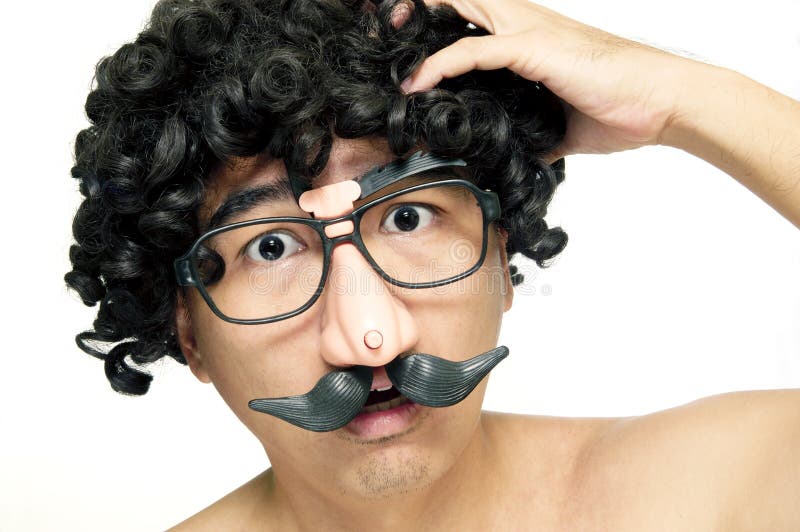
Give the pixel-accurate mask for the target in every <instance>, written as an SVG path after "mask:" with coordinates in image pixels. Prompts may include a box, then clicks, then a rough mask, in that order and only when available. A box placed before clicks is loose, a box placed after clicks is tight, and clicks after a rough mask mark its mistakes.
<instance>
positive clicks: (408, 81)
mask: <svg viewBox="0 0 800 532" xmlns="http://www.w3.org/2000/svg"><path fill="white" fill-rule="evenodd" d="M412 85H413V84H412V83H411V78H406V80H405V81H403V83H401V84H400V90H401V91H403V93H405V94H408V93H409V92H411V86H412Z"/></svg>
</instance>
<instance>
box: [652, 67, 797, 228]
mask: <svg viewBox="0 0 800 532" xmlns="http://www.w3.org/2000/svg"><path fill="white" fill-rule="evenodd" d="M686 75H687V80H686V83H685V84H684V87H685V88H686V89H685V93H684V94H683V96H682V98H681V101H682V104H681V105H680V106H679V109H678V111H677V113H676V116H675V119H674V120H673V121H672V123H671V125H670V127H669V128H668V129H667V130H666V131H665V132H664V135H663V136H662V138H661V143H662V144H664V145H667V146H673V147H675V148H680V149H682V150H684V151H687V152H689V153H691V154H693V155H696V156H697V157H700V158H701V159H704V160H705V161H708V162H709V163H711V164H713V165H714V166H716V167H717V168H719V169H721V170H723V171H724V172H726V173H728V174H729V175H731V176H732V177H734V178H735V179H736V180H738V181H739V182H740V183H742V184H743V185H744V186H745V187H747V188H748V189H750V190H751V191H752V192H753V193H755V194H756V195H758V196H759V197H760V198H761V199H763V200H764V201H766V202H767V203H768V204H769V205H771V206H772V207H773V208H774V209H775V210H776V211H778V212H779V213H780V214H782V215H783V216H784V217H785V218H786V219H788V220H789V221H790V222H792V223H793V224H794V225H795V226H797V227H798V228H800V102H797V101H795V100H793V99H791V98H789V97H788V96H785V95H783V94H780V93H779V92H776V91H774V90H772V89H770V88H769V87H765V86H764V85H761V84H759V83H757V82H756V81H753V80H751V79H749V78H747V77H745V76H743V75H741V74H739V73H737V72H733V71H731V70H727V69H723V68H719V67H713V66H709V65H704V64H701V63H694V62H693V63H691V64H689V65H687V71H686Z"/></svg>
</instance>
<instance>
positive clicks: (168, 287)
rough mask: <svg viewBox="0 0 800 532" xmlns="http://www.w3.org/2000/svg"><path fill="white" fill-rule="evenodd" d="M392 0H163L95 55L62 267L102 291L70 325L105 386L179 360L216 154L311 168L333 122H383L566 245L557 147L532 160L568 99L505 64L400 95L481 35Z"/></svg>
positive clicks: (547, 248)
mask: <svg viewBox="0 0 800 532" xmlns="http://www.w3.org/2000/svg"><path fill="white" fill-rule="evenodd" d="M402 1H405V2H410V1H412V0H384V1H383V2H380V3H378V2H379V0H377V1H374V2H370V1H366V2H365V1H364V0H162V1H161V2H159V3H158V5H156V7H155V8H154V10H153V12H152V15H151V17H150V19H149V21H148V23H147V25H146V26H145V29H144V30H143V31H142V32H141V33H140V34H139V35H138V37H137V38H136V40H135V41H134V42H132V43H128V44H125V45H123V46H122V47H121V48H120V49H119V50H117V52H116V53H114V55H113V56H111V57H105V58H103V59H102V60H101V61H100V62H99V63H98V65H97V68H96V73H95V84H94V88H93V90H92V91H91V92H90V94H89V96H88V98H87V100H86V114H87V116H88V119H89V121H90V126H89V127H88V128H86V129H84V130H82V131H80V132H79V133H78V135H77V138H76V141H75V165H74V167H73V168H72V176H73V177H74V178H75V179H77V180H78V182H79V183H80V191H81V193H82V194H83V196H84V200H83V202H82V203H81V205H80V208H79V210H78V212H77V214H76V216H75V219H74V222H73V233H74V237H75V244H73V245H72V246H71V248H70V259H71V262H72V270H71V271H70V272H69V273H67V274H66V276H65V281H66V283H67V285H69V287H71V288H72V289H74V290H75V291H76V292H77V293H78V294H79V295H80V297H81V299H82V300H83V302H84V303H85V304H86V305H88V306H94V305H95V304H97V303H98V302H99V303H100V307H99V310H98V313H97V319H96V320H95V322H94V324H93V328H92V330H89V331H85V332H82V333H80V334H78V335H77V337H76V341H77V343H78V345H79V347H80V348H81V349H82V350H84V351H85V352H87V353H89V354H91V355H93V356H96V357H98V358H100V359H102V360H104V362H105V372H106V376H107V378H108V380H109V381H110V383H111V386H112V388H113V389H114V390H116V391H118V392H121V393H125V394H132V395H142V394H144V393H146V392H147V390H148V388H149V386H150V381H151V380H152V376H151V375H149V374H148V373H146V372H144V371H141V369H140V366H142V365H145V364H149V363H152V362H154V361H156V360H159V359H161V358H162V357H163V356H165V355H167V356H170V357H172V358H173V359H175V360H177V361H179V362H181V363H184V364H185V363H186V361H185V359H184V357H183V355H182V354H181V351H180V348H179V345H178V341H177V334H176V328H175V305H176V290H177V285H176V281H175V278H174V275H173V270H172V263H173V261H174V260H175V259H176V258H177V257H179V256H180V255H182V254H183V253H184V252H185V251H186V250H187V249H188V247H189V246H190V245H191V244H192V242H193V241H194V240H195V239H196V238H197V237H198V236H199V227H198V225H199V222H198V219H197V215H196V214H197V209H198V207H199V206H200V204H201V202H202V200H203V196H204V184H205V180H206V179H208V176H209V174H210V170H211V169H213V168H215V167H216V166H217V165H219V164H224V163H226V162H229V161H230V160H231V158H232V157H250V156H254V155H259V154H266V155H268V156H269V157H273V158H280V159H283V160H284V162H285V163H286V165H287V166H290V167H291V168H292V169H294V170H295V171H296V172H298V173H299V175H301V176H304V177H305V178H308V179H310V178H311V177H313V176H314V175H315V174H317V173H319V172H320V171H321V170H322V169H323V168H324V167H325V165H326V163H327V160H328V156H329V154H330V150H331V146H332V142H333V141H332V139H333V136H334V135H335V136H338V137H341V138H347V139H352V138H360V137H382V138H385V139H387V140H388V144H389V147H390V149H391V150H392V151H393V152H394V153H395V154H396V155H397V156H398V157H403V156H406V155H408V154H409V152H410V150H412V149H413V148H416V147H418V146H420V145H421V146H425V148H426V149H427V150H429V151H431V152H433V153H436V154H439V155H443V156H450V157H459V158H462V159H464V160H465V161H466V162H467V163H468V164H469V167H470V169H471V171H472V177H473V179H475V181H476V182H477V183H478V185H479V186H482V187H484V188H492V189H493V190H495V191H496V192H497V193H498V195H499V196H500V200H501V206H502V210H503V215H502V219H501V221H500V224H501V225H502V227H504V228H505V229H507V230H508V232H509V240H508V244H507V250H508V253H509V257H510V256H512V255H513V254H514V253H517V252H519V253H522V254H523V255H525V256H527V257H529V258H531V259H533V260H535V261H536V263H537V264H539V266H545V265H546V262H547V260H548V259H550V258H551V257H554V256H555V255H556V254H558V253H559V252H560V251H561V250H562V249H563V248H564V246H565V245H566V242H567V236H566V234H565V233H564V232H563V231H562V230H561V229H560V228H558V227H555V228H548V226H547V224H546V223H545V222H544V220H543V217H544V215H545V214H546V212H547V206H548V203H549V202H550V199H551V198H552V196H553V193H554V191H555V189H556V186H557V185H558V183H560V182H561V181H562V180H563V178H564V165H563V159H562V160H560V161H559V162H558V163H556V164H554V165H553V166H550V165H548V164H547V163H545V162H544V161H543V159H542V156H543V155H545V154H547V153H550V152H552V151H553V149H555V148H556V147H557V146H558V144H559V143H560V142H561V140H562V139H563V136H564V133H565V129H566V120H565V116H564V111H563V107H562V105H561V102H560V101H559V99H558V98H557V97H556V96H554V95H553V94H552V93H551V92H550V91H549V90H548V89H547V88H546V87H544V86H543V85H541V84H538V83H533V82H531V81H527V80H525V79H523V78H521V77H519V76H517V75H515V74H513V73H512V72H510V71H509V70H505V69H503V70H495V71H486V72H481V71H473V72H470V73H468V74H465V75H463V76H459V77H457V78H454V79H450V80H444V81H442V82H441V83H440V84H439V85H438V87H437V88H435V89H433V90H429V91H424V92H420V93H414V94H411V95H404V94H402V92H401V91H400V89H399V85H400V83H401V82H402V81H403V80H404V79H405V78H406V77H407V76H408V75H409V74H410V73H411V72H412V71H413V70H414V68H415V67H416V66H417V65H419V64H420V63H421V62H422V61H423V60H424V59H425V57H427V56H429V55H431V54H432V53H434V52H436V51H438V50H439V49H441V48H444V47H446V46H448V45H450V44H452V43H453V42H455V41H456V40H458V39H461V38H463V37H467V36H480V35H486V32H485V31H484V30H482V29H480V28H475V27H474V26H472V25H468V24H467V22H466V21H465V20H463V19H462V18H460V17H459V16H458V14H457V13H456V12H455V10H453V9H452V8H449V7H440V8H433V9H430V8H427V7H426V6H425V5H424V3H423V2H422V0H413V3H414V9H413V11H412V14H411V16H410V18H409V19H408V21H407V22H406V23H405V24H403V25H402V26H401V27H399V28H395V27H394V26H393V25H392V22H391V13H392V9H393V8H394V7H395V6H396V5H397V4H398V3H399V2H402ZM376 4H378V5H376ZM511 274H512V282H513V284H514V285H517V284H518V283H519V282H521V281H522V276H521V274H520V273H519V272H518V271H517V269H516V267H515V266H513V265H512V266H511ZM131 362H132V363H133V364H131Z"/></svg>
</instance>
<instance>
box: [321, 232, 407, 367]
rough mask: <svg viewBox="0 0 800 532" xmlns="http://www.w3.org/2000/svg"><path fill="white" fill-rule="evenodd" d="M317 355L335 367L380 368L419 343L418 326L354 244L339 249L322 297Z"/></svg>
mask: <svg viewBox="0 0 800 532" xmlns="http://www.w3.org/2000/svg"><path fill="white" fill-rule="evenodd" d="M322 297H323V299H324V304H325V308H324V310H323V313H322V335H321V346H320V348H321V354H322V356H323V357H324V358H325V360H326V361H327V362H328V363H330V364H331V365H334V366H350V365H363V366H383V365H385V364H388V363H389V362H391V361H392V360H393V359H394V358H395V357H396V356H397V355H399V354H400V353H403V352H404V351H408V350H410V349H412V348H413V347H414V345H415V344H416V343H417V341H418V338H419V334H418V331H417V326H416V324H415V322H414V320H413V318H412V317H411V314H410V313H409V311H408V309H407V308H406V306H405V305H404V304H403V302H402V301H401V300H400V299H398V298H397V297H395V296H394V295H392V294H391V292H390V286H389V284H388V283H387V282H386V281H384V280H383V279H382V278H381V277H380V275H378V273H377V272H376V271H375V270H373V268H372V266H371V265H370V264H369V263H368V262H367V260H366V259H365V258H364V256H363V255H362V254H361V252H360V251H359V250H358V248H356V246H355V245H354V244H353V243H352V242H341V243H340V244H338V245H337V246H336V247H335V248H334V250H333V253H332V256H331V270H330V272H329V274H328V279H327V281H326V285H325V289H324V291H323V295H322Z"/></svg>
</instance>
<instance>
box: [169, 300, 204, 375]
mask: <svg viewBox="0 0 800 532" xmlns="http://www.w3.org/2000/svg"><path fill="white" fill-rule="evenodd" d="M175 325H176V328H177V331H178V345H179V346H180V348H181V352H182V353H183V357H184V358H185V359H186V362H187V363H188V364H189V369H191V370H192V373H194V376H195V377H197V380H199V381H200V382H204V383H206V384H208V383H210V382H211V378H210V377H209V376H208V371H206V368H205V365H204V363H203V357H202V356H201V355H200V351H199V350H198V348H197V339H196V338H195V335H194V328H193V327H192V320H191V316H190V315H189V308H188V306H187V304H186V296H185V295H184V294H183V292H182V291H181V290H180V289H178V293H177V296H176V302H175Z"/></svg>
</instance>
